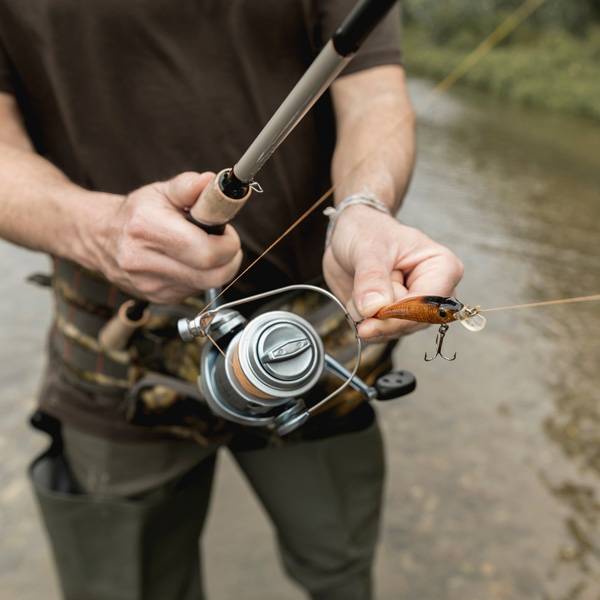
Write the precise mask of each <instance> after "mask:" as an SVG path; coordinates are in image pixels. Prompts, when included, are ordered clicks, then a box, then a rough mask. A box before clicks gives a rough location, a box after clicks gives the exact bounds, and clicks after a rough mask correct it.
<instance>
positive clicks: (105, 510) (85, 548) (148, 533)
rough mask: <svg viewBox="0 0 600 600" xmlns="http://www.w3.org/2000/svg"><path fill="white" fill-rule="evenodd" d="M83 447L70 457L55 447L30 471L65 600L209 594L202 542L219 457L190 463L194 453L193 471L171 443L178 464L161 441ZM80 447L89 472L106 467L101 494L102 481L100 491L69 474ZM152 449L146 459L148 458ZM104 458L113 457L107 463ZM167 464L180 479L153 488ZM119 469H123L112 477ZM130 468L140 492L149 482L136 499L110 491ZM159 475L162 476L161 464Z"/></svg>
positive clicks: (70, 449)
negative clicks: (179, 468)
mask: <svg viewBox="0 0 600 600" xmlns="http://www.w3.org/2000/svg"><path fill="white" fill-rule="evenodd" d="M76 437H77V436H76ZM78 444H79V447H78ZM78 444H77V443H75V444H73V443H71V445H70V446H69V445H67V446H66V448H67V451H66V455H67V456H66V457H65V453H56V452H54V453H46V454H45V455H42V456H41V457H39V458H38V459H36V460H35V461H34V463H33V464H32V466H31V468H30V477H31V480H32V483H33V488H34V492H35V495H36V498H37V501H38V504H39V508H40V512H41V515H42V518H43V520H44V523H45V526H46V529H47V531H48V534H49V537H50V542H51V546H52V549H53V553H54V558H55V563H56V567H57V570H58V573H59V579H60V582H61V587H62V590H63V594H64V598H65V599H66V600H165V599H168V600H192V599H194V600H199V599H201V598H202V597H203V594H202V582H201V576H200V556H199V542H198V540H199V536H200V533H201V530H202V526H203V523H204V518H205V516H206V512H207V508H208V504H209V497H210V487H211V481H212V477H213V471H214V463H215V455H214V453H211V454H210V455H208V456H206V457H200V456H199V460H198V461H196V463H197V464H196V465H195V466H193V467H191V468H190V465H189V464H186V463H187V462H189V456H188V455H186V457H185V460H184V461H183V463H182V464H185V472H183V473H182V472H179V473H177V474H173V473H175V471H176V469H175V467H174V466H173V455H172V452H173V447H172V446H170V447H169V448H168V449H165V448H163V450H164V451H165V452H166V453H167V454H169V456H170V458H169V460H161V458H160V455H161V452H160V446H156V445H155V444H152V445H151V447H150V446H148V448H147V452H146V453H144V448H143V447H140V445H138V444H135V445H131V446H130V445H128V444H122V443H119V444H116V443H114V442H110V441H108V440H102V439H100V438H95V439H94V440H91V439H87V440H86V442H85V443H83V442H82V441H81V440H78ZM158 444H159V445H160V443H158ZM141 446H144V444H142V445H141ZM132 447H134V448H135V449H132ZM182 450H183V446H182ZM188 451H189V449H186V450H185V451H184V454H186V453H187V452H188ZM71 453H73V455H74V456H77V457H78V458H77V462H78V471H79V472H80V473H81V474H83V477H82V478H83V479H85V472H86V470H88V471H90V472H95V473H103V474H104V476H103V477H100V478H96V479H95V481H97V482H104V484H106V485H104V487H105V488H106V489H104V490H102V485H103V484H102V483H98V487H99V489H97V490H94V491H91V490H86V491H85V492H84V491H83V490H82V489H81V486H80V485H79V482H78V481H77V480H76V479H75V478H74V477H73V475H72V474H71V472H70V471H71V469H70V462H71V461H70V460H69V458H70V457H69V454H71ZM144 454H146V455H147V458H146V461H145V463H140V460H141V459H142V457H143V456H144ZM163 454H164V453H163ZM90 456H94V457H95V459H96V460H95V462H93V463H86V462H85V457H90ZM99 457H104V464H101V462H100V458H99ZM202 458H204V459H203V460H202ZM163 459H164V456H163ZM153 460H154V461H156V464H154V465H152V461H153ZM148 463H150V464H148ZM167 463H168V465H169V470H170V472H171V478H170V479H169V480H168V481H166V482H161V483H160V484H156V485H153V484H152V481H150V480H149V479H148V473H149V470H151V469H152V467H153V466H154V467H156V468H158V467H159V466H160V465H161V464H162V467H164V466H165V464H167ZM114 465H118V467H115V466H114ZM111 466H112V471H111ZM115 469H116V470H118V473H119V474H118V476H114V477H113V472H114V471H115ZM128 472H129V482H128V486H129V488H130V489H131V490H133V489H134V488H135V487H136V483H135V482H136V481H138V482H140V485H137V488H138V489H137V490H136V491H135V492H134V494H135V495H131V494H128V495H121V494H119V493H115V491H114V490H113V491H109V492H107V489H110V482H111V481H121V482H123V483H125V482H126V479H127V473H128ZM158 473H159V474H158V475H157V476H158V477H160V469H158ZM89 479H90V481H92V480H94V478H93V477H92V478H89Z"/></svg>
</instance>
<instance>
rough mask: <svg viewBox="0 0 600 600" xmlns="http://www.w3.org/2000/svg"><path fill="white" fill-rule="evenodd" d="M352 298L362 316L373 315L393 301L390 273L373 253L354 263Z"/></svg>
mask: <svg viewBox="0 0 600 600" xmlns="http://www.w3.org/2000/svg"><path fill="white" fill-rule="evenodd" d="M352 299H353V300H354V305H355V306H356V308H357V309H358V312H359V313H360V315H361V316H362V317H363V318H367V317H371V316H373V315H374V314H375V313H376V312H377V311H378V310H379V309H380V308H382V307H383V306H385V305H386V304H391V303H392V302H393V301H394V291H393V287H392V279H391V274H390V272H389V271H388V270H387V269H386V268H385V266H383V264H382V261H381V260H380V259H378V258H376V256H375V255H374V254H370V256H365V257H364V258H361V259H359V260H358V262H357V264H356V267H355V270H354V291H353V292H352Z"/></svg>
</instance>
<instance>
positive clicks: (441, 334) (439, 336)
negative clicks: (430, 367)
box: [425, 323, 456, 362]
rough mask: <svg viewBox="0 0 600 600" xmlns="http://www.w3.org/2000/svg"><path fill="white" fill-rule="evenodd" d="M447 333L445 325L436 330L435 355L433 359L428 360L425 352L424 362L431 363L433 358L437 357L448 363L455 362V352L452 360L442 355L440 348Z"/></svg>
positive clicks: (446, 325)
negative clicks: (448, 361)
mask: <svg viewBox="0 0 600 600" xmlns="http://www.w3.org/2000/svg"><path fill="white" fill-rule="evenodd" d="M447 331H448V324H447V323H444V324H443V325H440V328H439V329H438V334H437V336H436V338H435V343H436V344H437V348H436V353H435V355H434V356H433V357H431V358H429V357H428V356H427V352H425V362H431V361H432V360H433V359H434V358H437V357H438V356H441V357H442V358H443V359H444V360H450V361H452V360H456V352H455V353H454V356H453V357H452V358H450V357H448V356H444V354H443V353H442V346H443V345H444V336H445V335H446V332H447Z"/></svg>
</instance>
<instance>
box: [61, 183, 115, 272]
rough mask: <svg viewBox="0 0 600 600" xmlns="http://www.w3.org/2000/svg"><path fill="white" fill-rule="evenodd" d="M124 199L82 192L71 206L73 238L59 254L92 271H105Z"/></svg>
mask: <svg viewBox="0 0 600 600" xmlns="http://www.w3.org/2000/svg"><path fill="white" fill-rule="evenodd" d="M122 199H123V198H122V196H119V195H117V194H107V193H103V192H90V191H88V190H83V189H78V190H77V191H76V192H75V193H74V194H73V196H72V197H71V199H70V202H68V205H69V210H70V212H71V219H70V221H71V226H72V231H71V234H72V235H71V236H69V237H68V238H67V236H65V238H67V239H64V240H63V244H62V247H61V248H59V252H58V254H59V255H61V256H63V257H65V258H67V259H69V260H72V261H74V262H76V263H78V264H80V265H82V266H84V267H85V268H87V269H90V270H92V271H100V272H102V271H103V264H104V263H105V256H104V255H105V253H106V248H107V246H108V244H109V240H110V238H111V232H112V230H113V229H114V227H115V222H116V219H115V218H114V217H115V215H116V212H117V210H118V208H119V206H120V205H121V203H122Z"/></svg>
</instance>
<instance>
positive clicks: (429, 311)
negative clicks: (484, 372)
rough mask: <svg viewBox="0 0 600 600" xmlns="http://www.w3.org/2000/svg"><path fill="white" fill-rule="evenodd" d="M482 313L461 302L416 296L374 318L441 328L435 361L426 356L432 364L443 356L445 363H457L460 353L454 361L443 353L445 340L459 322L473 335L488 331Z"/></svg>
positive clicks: (381, 311)
mask: <svg viewBox="0 0 600 600" xmlns="http://www.w3.org/2000/svg"><path fill="white" fill-rule="evenodd" d="M479 310H480V308H479V307H478V306H468V305H466V304H463V303H462V302H459V301H458V300H457V299H456V298H451V297H450V298H446V297H444V296H413V297H412V298H404V299H402V300H399V301H398V302H394V304H390V305H388V306H384V307H383V308H381V309H380V310H379V311H378V312H377V313H376V314H375V315H374V318H375V319H405V320H407V321H417V322H419V323H431V324H432V325H439V326H440V328H439V330H438V334H437V337H436V340H435V343H436V345H437V349H436V353H435V355H434V356H433V357H431V358H429V357H428V355H427V353H425V360H426V361H427V362H429V361H431V360H433V359H434V358H436V357H437V356H441V357H442V358H443V359H445V360H455V359H456V353H454V355H453V356H452V357H449V356H445V355H444V354H443V353H442V346H443V344H444V336H445V335H446V332H447V331H448V327H449V324H450V323H453V322H454V321H458V322H459V323H461V324H462V325H463V326H464V327H465V328H466V329H468V330H469V331H481V330H482V329H483V328H484V327H485V324H486V319H485V317H484V316H483V315H481V314H479Z"/></svg>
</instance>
